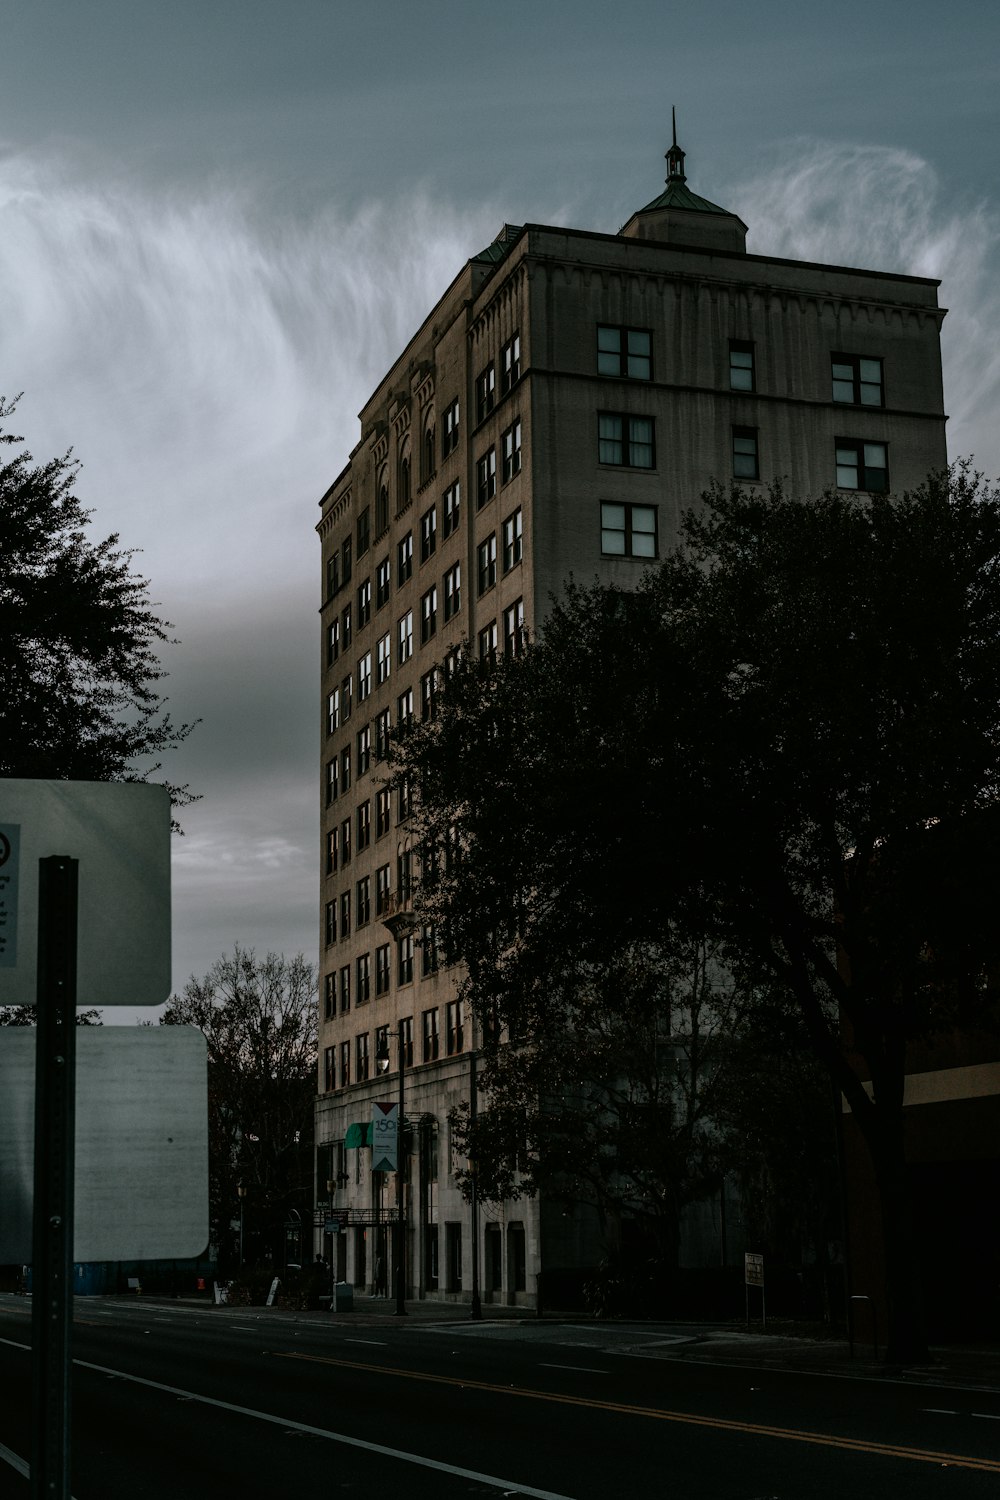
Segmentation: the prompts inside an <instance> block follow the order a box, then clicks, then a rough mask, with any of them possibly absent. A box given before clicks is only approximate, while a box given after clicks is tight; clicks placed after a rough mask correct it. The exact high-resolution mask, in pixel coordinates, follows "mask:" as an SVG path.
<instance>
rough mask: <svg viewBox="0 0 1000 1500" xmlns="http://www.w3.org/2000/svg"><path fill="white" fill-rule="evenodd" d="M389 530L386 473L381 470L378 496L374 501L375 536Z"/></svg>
mask: <svg viewBox="0 0 1000 1500" xmlns="http://www.w3.org/2000/svg"><path fill="white" fill-rule="evenodd" d="M388 529H389V486H388V485H387V484H386V471H385V470H384V469H383V470H382V474H381V476H380V478H379V486H378V495H377V497H376V500H375V535H376V536H377V537H378V536H381V535H382V533H383V531H388Z"/></svg>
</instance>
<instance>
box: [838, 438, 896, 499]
mask: <svg viewBox="0 0 1000 1500" xmlns="http://www.w3.org/2000/svg"><path fill="white" fill-rule="evenodd" d="M836 453H837V488H838V489H842V490H868V491H869V492H870V493H871V494H873V495H884V494H887V493H888V489H889V450H888V448H887V447H886V445H885V443H863V442H856V441H855V440H854V439H853V438H837V439H836Z"/></svg>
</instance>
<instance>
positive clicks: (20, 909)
mask: <svg viewBox="0 0 1000 1500" xmlns="http://www.w3.org/2000/svg"><path fill="white" fill-rule="evenodd" d="M0 827H3V828H14V829H16V830H17V832H18V845H19V847H18V853H17V869H16V876H15V877H14V878H16V890H14V889H13V888H12V886H11V884H10V881H11V878H12V870H13V861H12V860H9V861H8V862H7V863H6V864H5V865H4V872H5V877H6V880H7V882H8V883H7V886H6V889H5V893H4V901H5V905H6V907H7V909H8V910H16V924H17V926H16V932H15V933H13V934H11V933H10V932H9V931H8V933H7V942H6V944H5V947H6V959H5V960H4V961H3V962H0V1005H34V1004H35V999H36V970H37V958H38V861H39V860H40V859H44V858H46V857H47V856H48V855H51V854H64V855H67V856H68V857H69V858H70V859H76V860H79V863H80V879H79V921H78V944H77V992H76V999H77V1004H78V1005H81V1006H94V1005H98V1006H103V1005H134V1006H139V1005H162V1004H163V1002H164V1001H165V1000H166V999H167V998H168V996H169V994H170V795H169V793H168V792H167V789H166V787H163V786H147V785H146V784H145V783H144V782H143V783H138V782H136V783H132V782H106V781H24V780H15V779H13V778H6V779H5V778H0ZM12 937H13V941H11V938H12ZM12 957H13V962H11V958H12Z"/></svg>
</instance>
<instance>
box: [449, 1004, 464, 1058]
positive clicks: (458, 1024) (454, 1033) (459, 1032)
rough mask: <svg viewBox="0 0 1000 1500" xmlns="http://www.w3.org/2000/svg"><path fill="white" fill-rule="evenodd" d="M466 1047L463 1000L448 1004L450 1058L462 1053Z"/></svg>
mask: <svg viewBox="0 0 1000 1500" xmlns="http://www.w3.org/2000/svg"><path fill="white" fill-rule="evenodd" d="M464 1046H465V1025H464V1016H463V1013H462V1002H461V1000H449V1002H448V1056H449V1057H452V1056H454V1054H455V1053H456V1052H461V1051H462V1048H463V1047H464Z"/></svg>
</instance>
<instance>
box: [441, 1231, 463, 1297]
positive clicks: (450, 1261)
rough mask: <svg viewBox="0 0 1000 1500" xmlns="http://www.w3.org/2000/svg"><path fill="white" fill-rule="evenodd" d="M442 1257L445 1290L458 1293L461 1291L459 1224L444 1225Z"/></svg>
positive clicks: (460, 1233)
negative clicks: (443, 1258)
mask: <svg viewBox="0 0 1000 1500" xmlns="http://www.w3.org/2000/svg"><path fill="white" fill-rule="evenodd" d="M444 1255H445V1290H446V1291H449V1292H460V1291H461V1290H462V1226H461V1224H446V1225H445V1226H444Z"/></svg>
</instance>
